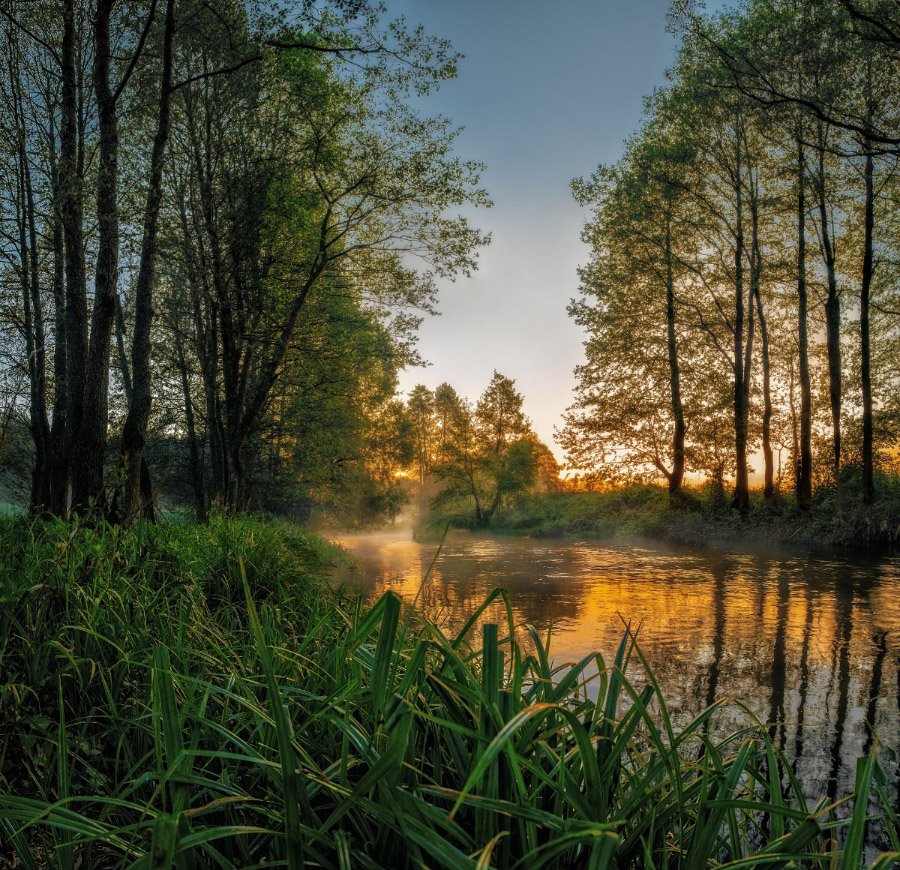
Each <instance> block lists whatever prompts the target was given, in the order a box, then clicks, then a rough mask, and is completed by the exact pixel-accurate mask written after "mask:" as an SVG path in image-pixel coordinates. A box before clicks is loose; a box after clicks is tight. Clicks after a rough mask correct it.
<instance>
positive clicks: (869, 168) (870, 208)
mask: <svg viewBox="0 0 900 870" xmlns="http://www.w3.org/2000/svg"><path fill="white" fill-rule="evenodd" d="M865 148H866V165H865V182H866V204H865V242H864V246H863V267H862V284H861V286H860V292H859V350H860V375H861V381H862V403H863V418H862V466H863V498H864V499H865V501H866V502H867V503H869V502H871V501H872V499H873V498H874V494H875V482H874V476H873V456H872V454H873V445H872V440H873V439H872V373H871V342H870V337H869V295H870V293H871V290H872V276H873V274H874V271H875V267H874V261H873V252H872V246H873V236H874V231H875V186H874V178H873V175H874V166H873V158H872V146H871V143H870V142H868V141H866V143H865Z"/></svg>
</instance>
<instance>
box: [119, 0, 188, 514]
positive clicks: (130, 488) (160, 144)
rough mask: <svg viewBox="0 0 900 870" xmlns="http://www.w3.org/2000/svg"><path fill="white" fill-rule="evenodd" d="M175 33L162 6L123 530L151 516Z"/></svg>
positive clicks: (171, 16) (126, 433)
mask: <svg viewBox="0 0 900 870" xmlns="http://www.w3.org/2000/svg"><path fill="white" fill-rule="evenodd" d="M174 33H175V3H174V0H168V2H167V3H166V19H165V30H164V34H163V58H162V76H161V84H160V93H159V114H158V121H157V128H156V136H155V137H154V140H153V152H152V154H151V158H150V177H149V180H148V186H147V201H146V205H145V209H144V235H143V239H142V241H141V259H140V266H139V267H138V277H137V284H136V287H135V319H134V337H133V340H132V348H131V376H132V390H133V395H132V398H131V401H130V402H129V403H128V415H127V417H126V418H125V427H124V429H123V432H122V462H123V465H124V470H125V480H124V490H123V497H122V503H123V504H122V518H123V521H124V522H125V523H126V524H127V523H130V522H133V521H134V520H135V519H137V518H138V517H140V516H144V517H148V516H149V514H150V513H152V510H153V501H152V493H151V494H150V495H151V499H150V501H149V502H148V501H147V499H146V498H145V497H143V495H142V493H143V490H144V488H143V487H142V486H141V480H142V478H143V477H144V474H145V473H146V462H145V461H144V445H145V443H146V439H147V425H148V422H149V420H150V403H151V392H150V387H151V384H150V382H151V377H150V328H151V325H152V322H153V283H154V273H155V267H156V251H157V237H158V228H159V209H160V204H161V202H162V173H163V160H164V156H165V150H166V143H167V141H168V138H169V128H170V123H169V111H170V104H171V94H172V40H173V37H174Z"/></svg>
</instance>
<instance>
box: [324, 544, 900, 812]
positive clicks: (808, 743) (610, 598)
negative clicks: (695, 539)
mask: <svg viewBox="0 0 900 870" xmlns="http://www.w3.org/2000/svg"><path fill="white" fill-rule="evenodd" d="M340 543H341V544H342V545H343V546H344V547H346V549H347V550H348V551H349V552H350V554H351V556H352V559H353V565H352V566H347V567H342V568H341V569H339V570H338V572H337V576H336V578H335V579H336V582H338V583H339V584H343V585H345V586H346V587H347V588H349V589H351V590H353V591H355V592H358V593H361V594H363V595H364V596H366V597H368V598H373V599H374V598H377V597H378V596H380V595H381V594H383V593H384V592H386V591H388V590H392V591H394V592H396V593H398V594H399V595H400V596H401V597H403V598H404V599H405V600H407V601H413V600H414V599H415V598H416V596H417V595H418V604H419V606H420V607H421V608H422V609H423V610H424V611H425V613H426V614H427V615H429V616H430V617H432V618H433V619H435V620H437V621H438V622H440V623H442V624H444V625H446V626H447V627H449V628H454V627H457V628H458V627H460V626H462V625H463V624H464V623H465V621H466V620H467V619H468V618H469V617H470V616H471V614H472V612H473V610H475V609H476V608H477V607H478V605H479V604H481V603H482V602H483V601H484V599H485V598H486V597H487V596H488V595H489V594H490V592H491V591H492V590H493V589H495V588H496V587H498V586H502V587H504V588H506V589H508V590H509V593H510V597H511V599H512V604H513V608H514V613H515V618H516V622H517V624H518V625H519V626H524V625H533V626H534V627H535V628H537V629H538V630H539V631H540V632H541V634H542V635H543V636H546V634H547V633H548V632H549V633H550V635H551V654H552V657H553V659H554V661H555V663H557V664H560V663H563V662H566V661H575V660H577V659H580V658H582V657H583V656H584V655H587V654H588V653H590V652H593V651H597V652H600V653H601V654H602V655H603V657H604V659H605V661H606V662H611V661H612V659H613V657H614V655H615V652H616V648H617V647H618V645H619V643H620V641H621V639H622V635H623V631H624V627H625V625H626V623H629V624H630V625H631V626H632V628H633V629H635V630H637V633H638V643H639V645H640V647H641V649H642V651H643V652H644V654H645V655H646V657H647V658H648V660H649V662H650V665H651V667H652V668H653V670H654V672H655V674H656V676H657V678H658V680H659V682H660V684H661V686H662V689H663V692H664V694H665V698H666V702H667V704H668V705H669V707H670V710H671V711H672V713H673V715H674V717H675V719H676V720H678V721H680V722H682V723H684V722H686V721H688V720H689V718H692V717H693V716H695V715H696V714H697V713H699V712H700V711H701V710H703V709H704V708H705V707H706V706H708V705H709V704H710V703H712V702H713V701H714V700H716V699H718V698H722V697H733V698H736V699H740V701H742V702H743V703H744V704H746V706H747V707H748V708H749V710H750V711H751V712H752V714H753V715H755V716H757V717H758V718H759V719H760V721H762V722H766V723H769V724H770V732H771V733H772V734H773V736H774V738H775V740H776V743H778V744H779V745H780V746H781V747H782V749H783V750H784V751H785V752H786V753H787V755H788V757H789V758H790V759H792V760H793V762H794V767H795V771H796V773H797V775H798V777H799V779H800V781H801V783H802V784H803V787H804V789H805V791H806V793H807V796H808V797H809V798H810V799H812V800H815V799H817V798H818V797H821V796H823V795H828V796H830V797H832V798H834V797H835V796H837V795H841V794H844V793H847V792H849V791H851V790H852V788H853V778H854V773H855V761H856V758H857V757H858V756H859V755H861V754H863V753H865V752H867V751H868V749H869V748H870V746H871V741H872V739H873V734H874V735H877V739H878V740H879V743H880V746H881V750H880V757H881V761H882V764H883V766H884V767H885V769H886V770H887V771H888V772H889V775H890V776H891V777H892V778H893V779H894V783H895V787H896V782H897V779H898V777H900V765H898V749H900V666H898V665H900V558H897V557H887V558H883V559H879V560H874V561H864V560H851V559H844V558H828V557H822V556H813V555H805V554H802V555H795V554H780V555H772V554H726V553H695V552H675V551H671V550H666V549H662V548H659V549H657V548H655V547H651V546H609V545H603V544H599V543H585V542H561V541H544V540H533V539H522V538H501V537H491V536H486V535H473V534H467V533H463V532H454V533H452V534H451V535H450V536H449V537H448V538H447V540H446V542H445V543H444V545H443V548H442V549H441V552H440V554H439V555H438V557H437V560H436V561H435V564H434V567H433V569H432V571H431V574H430V575H429V577H428V578H427V580H426V581H425V583H424V584H423V582H422V577H423V574H424V573H425V571H426V570H427V569H428V566H429V565H430V563H431V561H432V559H434V557H435V553H436V552H437V549H438V545H437V544H433V543H432V544H420V543H417V542H415V541H413V540H412V537H411V534H410V532H409V530H407V529H396V530H390V531H386V532H381V533H377V534H367V535H356V536H348V537H343V538H341V539H340ZM486 618H488V619H491V620H493V621H498V622H501V623H503V622H505V619H506V617H505V612H504V611H503V609H502V608H501V607H500V606H494V607H492V609H491V610H490V612H489V614H488V615H487V617H486ZM521 637H522V639H523V640H524V637H525V635H524V633H521ZM639 673H640V672H639V670H638V669H635V674H636V675H639ZM746 723H747V714H746V713H744V712H742V711H741V710H740V709H739V708H738V707H737V705H731V706H729V707H727V708H726V709H725V710H724V711H722V712H721V713H720V714H719V716H718V724H717V729H716V730H717V731H720V732H724V731H727V730H730V729H732V728H737V727H739V726H740V725H745V724H746Z"/></svg>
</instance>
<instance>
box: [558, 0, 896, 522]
mask: <svg viewBox="0 0 900 870" xmlns="http://www.w3.org/2000/svg"><path fill="white" fill-rule="evenodd" d="M672 22H673V26H674V28H675V29H676V30H677V32H678V34H679V35H680V40H681V45H680V50H679V54H678V58H677V62H676V63H675V65H674V67H673V68H672V70H671V71H670V72H669V81H668V84H667V85H666V86H665V87H662V88H660V89H659V90H657V91H656V92H654V93H653V94H652V95H650V97H648V99H647V101H646V107H647V108H646V118H645V121H644V123H643V125H642V126H641V128H640V130H639V131H638V132H637V133H636V134H635V135H634V136H633V137H632V139H631V140H630V141H629V142H628V143H627V147H626V150H625V153H624V156H623V157H622V158H621V159H620V160H619V161H618V162H617V163H615V164H614V165H611V166H601V167H600V168H599V169H598V170H597V171H596V172H595V173H594V175H593V176H592V177H591V178H589V179H578V180H577V181H576V182H574V191H575V194H576V197H577V198H578V200H579V201H580V202H582V203H583V204H585V205H587V206H588V207H590V209H591V217H590V219H589V221H588V223H587V226H586V228H585V230H584V240H585V241H586V242H587V244H588V245H589V246H590V249H591V258H590V261H589V263H588V264H587V265H586V266H585V267H584V268H583V269H582V271H581V278H582V286H581V296H580V298H579V299H577V300H576V301H574V302H573V303H572V305H571V309H570V312H571V314H572V316H573V317H574V318H575V319H576V321H577V322H578V323H579V324H580V325H581V326H583V327H584V329H585V330H586V332H587V340H586V343H585V349H586V359H585V362H584V364H583V365H581V366H579V367H578V369H577V370H576V377H577V390H576V401H575V404H574V405H573V406H572V408H570V409H569V412H568V414H567V416H566V421H565V426H564V428H563V429H562V432H561V435H560V438H561V443H562V445H563V446H564V448H565V450H566V453H567V456H568V459H569V462H570V463H571V464H572V465H573V466H576V467H578V468H581V469H585V470H587V471H589V472H590V471H592V472H594V473H597V474H600V475H601V476H603V477H606V478H608V479H612V480H621V479H640V478H646V479H649V478H653V477H657V478H660V479H663V480H665V481H666V483H667V485H668V488H669V490H670V492H671V493H672V495H673V498H675V499H676V500H677V497H678V493H679V492H680V491H681V488H682V486H683V484H684V481H685V475H686V474H688V473H691V472H693V473H694V474H697V475H702V476H705V477H707V478H711V479H712V480H714V481H716V482H717V483H718V484H719V485H720V486H725V485H726V482H732V481H733V500H734V504H735V506H736V507H737V508H739V509H741V510H746V509H747V506H748V502H749V489H750V474H751V463H752V464H753V465H754V466H756V467H757V468H758V470H759V471H761V477H762V482H763V487H764V496H765V499H766V500H770V499H772V498H774V496H775V493H776V490H777V489H778V488H779V487H781V488H787V487H789V488H791V489H793V491H794V492H795V494H796V499H797V502H798V504H799V505H800V507H801V508H808V507H809V506H810V503H811V499H812V495H813V489H814V487H815V486H817V485H819V484H829V485H835V486H838V491H839V493H840V487H841V486H842V485H843V483H844V481H845V480H846V479H847V476H848V475H851V476H852V475H854V474H856V475H858V478H857V479H858V480H859V481H860V486H861V490H862V493H863V497H864V498H865V499H866V500H868V501H871V500H872V499H873V498H874V497H875V495H876V490H877V486H876V483H877V473H878V469H879V468H880V469H882V470H885V471H891V470H893V471H894V472H895V473H896V470H897V458H898V445H900V280H898V279H900V270H898V267H900V259H898V246H900V212H898V208H897V205H898V196H900V178H898V155H900V123H898V121H900V118H898V112H900V90H898V83H900V77H898V75H897V69H898V64H897V61H898V52H900V47H898V35H900V12H898V6H897V4H896V2H893V0H869V2H851V0H746V2H743V3H740V4H739V5H738V7H737V8H736V9H733V10H731V11H727V12H723V13H721V14H701V13H699V12H697V11H696V10H695V9H694V8H693V6H692V5H691V4H689V3H677V4H675V6H674V8H673V11H672ZM757 458H758V460H759V462H758V464H757ZM760 466H761V467H760Z"/></svg>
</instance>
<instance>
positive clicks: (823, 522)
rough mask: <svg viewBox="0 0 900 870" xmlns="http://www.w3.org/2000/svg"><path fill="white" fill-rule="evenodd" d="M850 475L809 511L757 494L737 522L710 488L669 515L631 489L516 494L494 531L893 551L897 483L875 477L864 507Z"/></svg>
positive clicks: (899, 533)
mask: <svg viewBox="0 0 900 870" xmlns="http://www.w3.org/2000/svg"><path fill="white" fill-rule="evenodd" d="M853 471H854V470H849V471H848V472H847V473H846V474H845V480H844V481H843V482H842V488H841V492H840V495H838V492H837V490H836V489H835V488H834V487H820V488H819V489H818V490H816V493H815V498H814V500H813V504H812V507H811V508H810V510H808V511H801V510H799V509H798V508H797V507H796V505H795V504H794V502H793V500H792V499H787V498H784V497H781V496H776V498H775V500H774V501H773V502H771V503H768V504H767V503H766V502H765V501H764V500H763V498H762V494H761V493H759V492H754V493H752V494H751V495H752V498H751V503H750V510H749V513H748V514H747V516H746V517H745V518H741V517H739V516H738V515H736V514H735V512H734V511H733V510H732V509H731V502H730V498H729V494H728V493H726V492H725V491H724V490H723V489H722V488H721V487H719V486H718V485H717V484H715V483H709V484H707V485H705V486H704V487H702V488H701V489H698V490H690V489H687V490H684V491H682V493H681V494H680V497H679V502H678V504H677V505H676V506H675V507H674V508H673V506H672V504H671V502H670V499H669V494H668V492H667V491H666V490H665V489H663V488H661V487H655V486H649V485H640V484H635V485H632V486H628V487H624V488H622V489H614V490H610V491H608V492H560V493H552V492H551V493H533V494H527V495H521V496H519V497H517V498H516V499H515V500H514V501H513V503H512V504H511V506H510V508H509V510H508V511H506V512H505V513H504V514H503V515H501V516H500V517H498V518H497V520H496V521H495V522H494V523H493V524H492V526H491V527H492V529H493V530H495V531H499V532H515V533H517V534H529V535H535V536H538V537H558V536H564V535H575V536H581V535H584V536H588V537H593V538H610V539H619V540H636V539H642V540H652V541H661V542H666V543H670V544H679V545H686V546H695V547H706V546H710V545H713V546H716V545H728V544H734V543H735V542H745V543H749V544H785V545H789V546H792V547H795V546H801V547H811V548H819V547H828V546H835V547H860V548H863V547H876V548H878V547H883V548H891V547H896V546H897V545H898V543H900V478H897V477H896V476H891V475H879V476H878V477H877V478H876V498H875V501H874V502H873V503H871V504H866V503H865V502H864V500H863V492H862V485H861V481H860V476H859V473H858V471H857V472H856V473H853Z"/></svg>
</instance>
